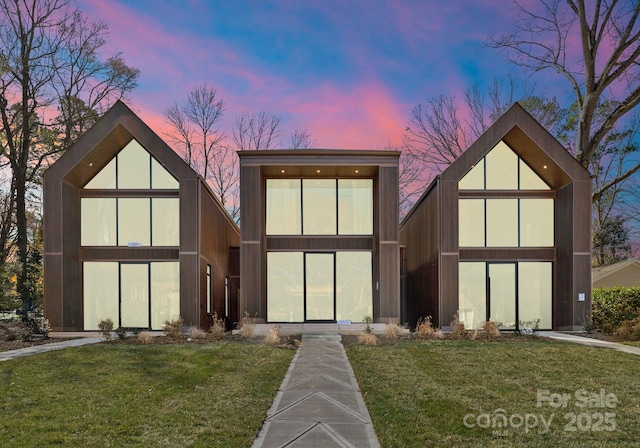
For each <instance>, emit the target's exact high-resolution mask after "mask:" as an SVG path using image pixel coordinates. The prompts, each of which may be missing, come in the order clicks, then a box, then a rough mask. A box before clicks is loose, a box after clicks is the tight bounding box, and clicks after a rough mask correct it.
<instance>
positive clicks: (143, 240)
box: [80, 198, 180, 246]
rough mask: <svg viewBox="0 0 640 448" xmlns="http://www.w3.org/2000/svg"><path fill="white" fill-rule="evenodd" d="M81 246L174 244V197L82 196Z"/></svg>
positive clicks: (176, 238) (176, 219) (176, 216)
mask: <svg viewBox="0 0 640 448" xmlns="http://www.w3.org/2000/svg"><path fill="white" fill-rule="evenodd" d="M81 221H82V224H81V231H80V240H81V244H82V245H83V246H128V245H135V246H137V245H140V246H178V245H179V244H180V200H179V199H178V198H82V199H81Z"/></svg>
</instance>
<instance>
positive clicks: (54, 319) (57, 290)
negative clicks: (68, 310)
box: [44, 254, 64, 331]
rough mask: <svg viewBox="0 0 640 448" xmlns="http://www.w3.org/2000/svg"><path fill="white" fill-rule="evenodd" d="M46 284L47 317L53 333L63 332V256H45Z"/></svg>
mask: <svg viewBox="0 0 640 448" xmlns="http://www.w3.org/2000/svg"><path fill="white" fill-rule="evenodd" d="M44 284H45V285H46V288H47V294H48V296H47V300H45V301H44V313H45V316H47V319H49V323H50V325H51V330H52V331H62V329H63V327H64V322H63V318H62V315H63V300H62V297H63V290H64V289H63V278H62V254H55V255H49V254H45V256H44Z"/></svg>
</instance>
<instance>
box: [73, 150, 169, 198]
mask: <svg viewBox="0 0 640 448" xmlns="http://www.w3.org/2000/svg"><path fill="white" fill-rule="evenodd" d="M84 188H86V189H90V190H96V189H99V190H111V189H133V190H138V189H143V190H148V189H163V190H167V189H168V190H177V189H178V188H179V184H178V181H177V180H176V179H175V178H174V177H173V176H172V175H171V174H170V173H169V172H168V171H167V170H166V169H165V168H164V167H163V166H162V165H161V164H160V163H159V162H158V161H157V160H156V159H154V158H153V157H151V155H150V154H149V153H148V152H147V151H146V150H145V149H144V148H143V147H142V146H141V145H140V143H138V142H137V141H136V140H131V141H130V142H129V143H128V144H127V145H126V146H125V147H124V148H122V150H121V151H120V152H119V153H118V155H116V157H114V158H113V159H112V160H111V161H110V162H109V163H108V164H107V165H106V166H105V167H104V168H103V169H102V170H100V171H99V172H98V174H96V175H95V176H94V177H93V179H91V180H90V181H89V182H88V183H87V184H86V185H85V186H84Z"/></svg>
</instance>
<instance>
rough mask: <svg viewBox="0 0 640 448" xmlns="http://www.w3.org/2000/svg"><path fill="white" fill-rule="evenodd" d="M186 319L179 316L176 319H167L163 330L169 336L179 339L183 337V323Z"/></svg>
mask: <svg viewBox="0 0 640 448" xmlns="http://www.w3.org/2000/svg"><path fill="white" fill-rule="evenodd" d="M183 323H184V320H183V319H182V317H178V318H177V319H176V320H172V321H171V320H167V321H165V322H164V325H163V326H162V331H164V334H165V335H167V337H170V338H174V339H178V338H180V337H182V324H183Z"/></svg>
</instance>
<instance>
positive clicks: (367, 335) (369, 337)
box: [358, 331, 378, 346]
mask: <svg viewBox="0 0 640 448" xmlns="http://www.w3.org/2000/svg"><path fill="white" fill-rule="evenodd" d="M358 342H360V343H361V344H363V345H368V346H374V345H376V344H378V338H377V337H376V335H375V334H373V333H371V332H367V331H365V332H364V333H362V334H360V335H359V336H358Z"/></svg>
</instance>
